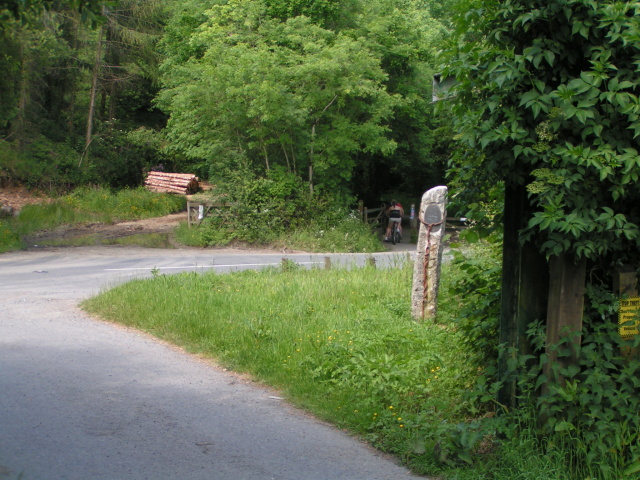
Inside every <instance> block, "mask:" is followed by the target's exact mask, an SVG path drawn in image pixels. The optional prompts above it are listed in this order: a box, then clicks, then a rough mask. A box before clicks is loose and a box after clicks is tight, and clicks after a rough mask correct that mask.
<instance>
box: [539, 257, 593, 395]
mask: <svg viewBox="0 0 640 480" xmlns="http://www.w3.org/2000/svg"><path fill="white" fill-rule="evenodd" d="M586 265H587V262H586V260H585V259H584V258H583V259H581V260H578V261H575V259H574V258H573V257H572V256H570V255H566V254H562V255H557V256H554V257H551V260H550V262H549V276H550V278H549V307H548V309H547V358H548V363H547V377H548V380H549V381H554V380H555V381H558V382H560V383H563V382H564V378H563V377H562V375H558V376H556V375H555V373H554V369H553V367H554V366H558V367H560V368H564V367H567V366H569V365H574V364H576V363H577V362H578V347H579V346H580V343H581V342H582V316H583V311H584V289H585V277H586ZM566 338H569V340H570V342H569V348H570V351H569V355H568V356H562V357H559V356H558V351H557V349H556V348H554V347H557V345H558V344H559V343H560V341H561V340H564V339H566ZM550 346H551V348H550Z"/></svg>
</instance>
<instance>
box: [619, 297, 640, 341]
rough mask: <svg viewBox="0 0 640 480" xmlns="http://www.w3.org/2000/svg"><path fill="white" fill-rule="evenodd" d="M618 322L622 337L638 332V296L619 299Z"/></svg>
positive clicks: (639, 320)
mask: <svg viewBox="0 0 640 480" xmlns="http://www.w3.org/2000/svg"><path fill="white" fill-rule="evenodd" d="M618 324H619V325H620V336H621V337H623V338H628V337H632V336H633V335H638V334H640V297H633V298H627V299H624V300H620V313H619V314H618Z"/></svg>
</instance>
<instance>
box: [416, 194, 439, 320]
mask: <svg viewBox="0 0 640 480" xmlns="http://www.w3.org/2000/svg"><path fill="white" fill-rule="evenodd" d="M446 202H447V187H444V186H439V187H434V188H432V189H431V190H428V191H427V192H425V194H424V195H423V196H422V201H421V203H420V211H419V213H418V221H419V222H420V224H421V228H420V233H419V235H418V246H417V254H416V261H415V264H414V268H413V291H412V296H411V314H412V315H413V318H414V319H416V320H418V321H421V320H424V319H425V318H428V319H431V320H435V316H436V311H437V308H438V286H439V284H440V264H441V262H442V250H443V249H442V237H443V235H444V230H445V219H446V218H447V210H446Z"/></svg>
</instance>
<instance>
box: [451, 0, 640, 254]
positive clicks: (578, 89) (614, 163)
mask: <svg viewBox="0 0 640 480" xmlns="http://www.w3.org/2000/svg"><path fill="white" fill-rule="evenodd" d="M603 3H604V2H594V1H591V0H556V1H552V2H547V3H545V4H544V5H537V8H533V7H531V6H530V3H529V2H524V1H522V0H507V1H505V2H500V3H499V4H485V9H484V11H483V15H477V16H476V15H473V14H469V15H467V19H468V21H469V24H468V28H467V32H466V33H465V37H464V39H465V41H466V42H467V43H466V45H464V46H460V47H457V48H453V49H451V50H450V52H449V53H450V54H451V57H450V59H449V60H448V64H449V67H448V71H447V73H448V74H453V75H455V76H456V78H457V79H458V80H459V83H458V86H457V87H456V88H457V90H458V91H457V93H458V95H457V99H456V101H455V103H454V105H453V111H454V114H455V118H456V123H457V127H458V129H459V131H460V132H461V135H460V137H459V138H460V140H462V141H463V145H465V146H466V148H465V149H464V150H463V151H462V152H461V153H460V154H459V155H458V158H457V159H456V160H455V161H454V166H455V167H457V168H460V167H459V165H460V164H461V163H465V164H467V165H470V168H471V169H472V170H474V171H476V172H477V171H478V170H485V171H483V172H482V174H481V175H479V176H478V178H491V177H492V176H495V177H497V178H500V179H502V180H504V181H506V182H509V183H512V184H525V185H528V191H529V194H530V202H531V204H532V206H533V211H532V217H531V218H530V219H529V223H528V227H527V231H526V232H525V238H532V237H535V238H539V239H540V240H541V242H540V244H541V248H542V250H543V251H544V252H545V253H546V254H547V255H555V254H560V253H563V252H569V251H570V252H573V253H574V254H576V255H577V256H585V257H588V258H595V257H597V256H601V255H604V254H607V253H610V252H614V251H624V250H625V249H627V250H628V249H629V248H635V247H637V246H638V244H639V239H640V232H639V229H638V225H639V224H640V212H638V210H637V209H636V207H635V205H637V202H638V200H640V190H639V189H638V187H637V186H636V183H637V180H638V177H639V175H640V154H639V152H638V136H639V135H640V83H639V81H638V78H639V77H638V72H639V71H640V42H639V41H638V40H639V39H640V16H639V14H640V5H639V4H637V2H615V3H608V2H607V4H603ZM469 40H472V41H471V42H470V43H471V45H469V43H468V42H469ZM477 147H480V150H478V149H477ZM486 170H488V171H489V173H487V172H486Z"/></svg>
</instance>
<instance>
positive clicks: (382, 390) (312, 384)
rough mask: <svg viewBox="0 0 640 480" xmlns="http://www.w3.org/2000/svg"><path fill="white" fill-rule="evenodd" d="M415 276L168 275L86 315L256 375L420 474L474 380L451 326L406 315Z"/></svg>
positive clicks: (96, 302) (116, 294)
mask: <svg viewBox="0 0 640 480" xmlns="http://www.w3.org/2000/svg"><path fill="white" fill-rule="evenodd" d="M411 272H412V269H411V267H410V265H406V266H404V267H402V268H399V269H390V270H386V271H380V270H376V269H375V268H373V267H367V268H362V269H352V270H348V271H347V270H303V269H299V268H296V267H295V266H292V265H289V266H288V268H283V269H279V270H275V269H271V270H266V271H260V272H253V271H246V272H240V273H234V274H227V275H219V274H215V273H204V274H196V273H185V274H178V275H171V276H164V275H162V276H156V277H155V278H152V279H148V280H138V281H133V282H131V283H128V284H126V285H123V286H120V287H116V288H115V289H113V290H110V291H108V292H104V293H102V294H101V295H99V296H97V297H95V298H93V299H90V300H87V301H86V302H84V304H83V307H84V308H85V309H86V310H87V311H89V312H91V313H95V314H98V315H100V316H102V317H104V318H106V319H109V320H112V321H116V322H119V323H122V324H125V325H130V326H133V327H136V328H138V329H141V330H144V331H147V332H150V333H152V334H153V335H156V336H158V337H160V338H163V339H165V340H168V341H170V342H173V343H175V344H177V345H181V346H183V347H184V348H186V349H187V350H188V351H190V352H194V353H199V354H203V355H206V356H209V357H211V358H215V359H216V360H218V362H220V363H221V364H222V365H224V366H226V367H227V368H230V369H233V370H235V371H240V372H247V373H250V374H251V375H253V376H254V377H255V378H257V379H259V380H260V381H263V382H266V383H268V384H270V385H273V386H275V387H277V388H279V389H281V390H282V392H283V393H284V394H285V395H286V396H287V397H288V398H289V399H290V400H291V401H292V402H294V403H296V404H298V405H300V406H302V407H304V408H306V409H309V410H310V411H312V412H314V413H315V414H316V415H318V416H319V417H321V418H323V419H326V420H329V421H331V422H333V423H335V424H336V425H339V426H340V427H344V428H348V429H350V430H352V431H354V432H356V433H358V434H360V435H361V436H363V437H364V438H366V439H367V440H369V441H370V442H371V443H373V444H374V445H376V446H377V447H379V448H381V449H383V450H385V451H388V452H392V453H394V454H395V455H398V456H399V457H400V458H403V459H404V460H405V461H406V462H408V463H412V464H413V465H414V468H416V469H418V470H422V471H425V469H426V467H425V466H426V465H429V466H432V465H433V463H434V461H433V458H432V453H431V452H432V451H433V446H434V444H435V442H436V438H435V435H434V434H435V432H437V430H438V428H437V425H438V424H440V423H441V422H442V420H443V418H448V419H450V420H455V421H461V420H462V418H463V417H462V416H463V413H464V406H463V405H462V404H461V403H460V390H461V388H464V387H465V386H466V385H468V384H469V383H470V382H471V380H472V378H473V375H474V372H473V371H472V370H471V369H470V368H469V364H468V363H466V362H465V352H464V351H462V350H461V349H459V348H457V345H459V344H460V342H459V339H458V338H457V336H458V335H457V333H456V332H455V331H454V330H452V329H450V328H447V327H446V326H443V325H435V324H433V323H425V324H417V323H415V322H414V321H413V320H412V319H411V318H410V315H409V311H410V308H409V307H410V298H409V292H410V290H411V288H410V283H411ZM429 468H431V467H429Z"/></svg>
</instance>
